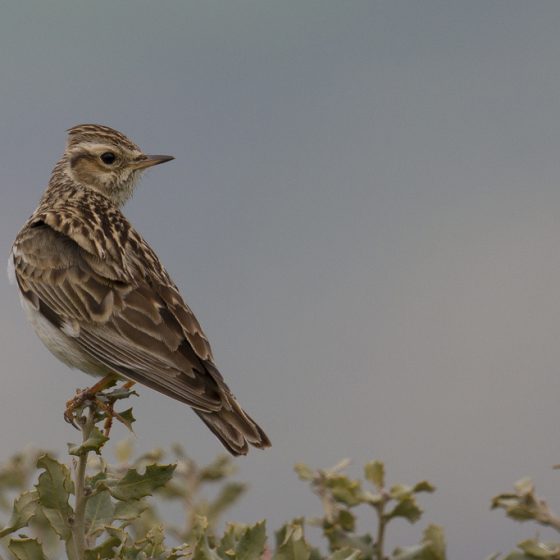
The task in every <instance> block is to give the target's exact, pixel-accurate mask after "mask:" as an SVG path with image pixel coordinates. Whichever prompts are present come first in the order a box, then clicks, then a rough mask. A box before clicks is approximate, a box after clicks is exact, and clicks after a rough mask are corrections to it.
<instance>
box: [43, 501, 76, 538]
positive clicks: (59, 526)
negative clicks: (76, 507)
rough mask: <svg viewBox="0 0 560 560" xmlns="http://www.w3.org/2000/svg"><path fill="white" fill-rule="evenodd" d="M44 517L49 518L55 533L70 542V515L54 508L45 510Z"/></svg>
mask: <svg viewBox="0 0 560 560" xmlns="http://www.w3.org/2000/svg"><path fill="white" fill-rule="evenodd" d="M42 511H43V515H44V516H45V517H46V518H47V520H48V522H49V525H50V526H51V527H52V529H53V531H54V532H55V533H56V534H57V535H58V536H59V537H60V538H61V539H63V540H65V541H68V540H70V538H71V537H72V530H71V529H70V523H69V514H65V513H63V512H62V511H61V510H58V509H54V508H46V507H44V508H43V510H42Z"/></svg>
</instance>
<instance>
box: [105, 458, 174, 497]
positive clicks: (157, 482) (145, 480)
mask: <svg viewBox="0 0 560 560" xmlns="http://www.w3.org/2000/svg"><path fill="white" fill-rule="evenodd" d="M174 470H175V465H148V466H147V467H146V471H145V472H144V474H139V473H138V471H137V470H136V469H128V471H127V472H126V474H125V475H124V476H123V477H122V478H121V479H120V480H119V481H118V482H117V483H116V484H114V485H110V486H109V485H108V481H107V482H106V483H105V484H107V489H108V490H109V492H110V493H111V495H112V496H113V497H114V498H116V499H117V500H123V501H128V500H139V499H140V498H143V497H144V496H149V495H151V493H152V492H153V491H154V490H156V489H157V488H159V487H161V486H163V485H164V484H165V483H166V482H168V481H169V480H170V478H171V477H172V476H173V471H174Z"/></svg>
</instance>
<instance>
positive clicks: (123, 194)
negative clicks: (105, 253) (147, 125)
mask: <svg viewBox="0 0 560 560" xmlns="http://www.w3.org/2000/svg"><path fill="white" fill-rule="evenodd" d="M172 159H174V158H173V157H172V156H163V155H147V154H145V153H144V152H142V150H140V148H139V147H138V146H137V145H136V144H134V143H133V142H131V141H130V140H129V139H128V138H127V137H126V136H125V135H124V134H122V133H120V132H118V131H117V130H114V129H112V128H109V127H108V126H102V125H98V124H80V125H78V126H74V127H72V128H70V129H69V130H68V143H67V145H66V151H65V152H64V156H63V158H62V160H61V162H60V165H61V166H62V169H61V171H63V172H64V173H65V174H66V175H67V176H68V177H69V178H70V179H71V180H72V182H73V183H76V184H79V185H80V186H82V187H86V188H90V189H93V190H95V191H97V192H100V193H101V194H103V195H104V196H106V197H107V198H109V199H110V200H111V201H112V202H113V203H114V204H115V205H116V206H122V205H123V204H124V203H125V202H126V201H127V200H128V199H129V198H130V196H131V195H132V193H133V191H134V186H135V184H136V182H137V180H138V179H139V177H140V175H141V174H142V172H143V171H144V170H145V169H147V168H148V167H152V166H153V165H158V164H160V163H164V162H166V161H170V160H172Z"/></svg>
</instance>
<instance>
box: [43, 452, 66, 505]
mask: <svg viewBox="0 0 560 560" xmlns="http://www.w3.org/2000/svg"><path fill="white" fill-rule="evenodd" d="M37 468H39V469H44V472H42V473H41V475H40V476H39V481H38V483H37V484H36V488H37V492H38V494H39V502H40V503H41V505H42V506H45V507H48V508H54V509H63V510H66V509H68V510H69V511H72V508H71V507H70V506H69V505H68V497H69V496H70V493H71V492H73V491H74V484H73V483H72V480H71V478H70V471H69V470H68V467H67V466H66V465H63V464H62V463H59V462H58V461H56V460H55V459H53V458H52V457H50V456H49V455H42V456H41V457H40V458H39V460H38V461H37Z"/></svg>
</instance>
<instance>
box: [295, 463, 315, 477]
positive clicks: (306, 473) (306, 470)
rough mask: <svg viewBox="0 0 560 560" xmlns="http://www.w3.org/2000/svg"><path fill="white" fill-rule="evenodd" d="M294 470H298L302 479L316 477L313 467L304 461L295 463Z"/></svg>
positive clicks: (297, 472)
mask: <svg viewBox="0 0 560 560" xmlns="http://www.w3.org/2000/svg"><path fill="white" fill-rule="evenodd" d="M294 471H296V474H297V475H298V477H299V478H300V480H313V478H315V472H314V471H313V469H312V468H311V467H309V466H308V465H305V464H304V463H297V464H295V465H294Z"/></svg>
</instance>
